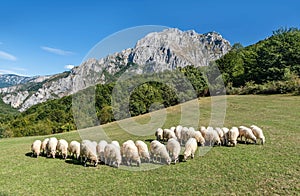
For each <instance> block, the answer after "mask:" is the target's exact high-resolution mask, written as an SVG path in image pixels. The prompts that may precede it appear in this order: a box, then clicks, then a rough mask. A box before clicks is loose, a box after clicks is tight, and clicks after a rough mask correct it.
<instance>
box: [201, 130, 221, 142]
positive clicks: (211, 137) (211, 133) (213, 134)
mask: <svg viewBox="0 0 300 196" xmlns="http://www.w3.org/2000/svg"><path fill="white" fill-rule="evenodd" d="M204 139H205V143H206V145H207V146H214V145H215V144H217V145H218V146H220V145H221V140H220V137H219V135H218V133H217V131H216V130H214V129H213V128H210V127H208V128H207V130H206V132H205V138H204Z"/></svg>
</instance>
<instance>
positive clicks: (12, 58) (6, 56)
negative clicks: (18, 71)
mask: <svg viewBox="0 0 300 196" xmlns="http://www.w3.org/2000/svg"><path fill="white" fill-rule="evenodd" d="M0 58H1V59H4V60H9V61H16V60H17V57H15V56H14V55H12V54H9V53H7V52H4V51H1V50H0Z"/></svg>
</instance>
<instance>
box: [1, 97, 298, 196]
mask: <svg viewBox="0 0 300 196" xmlns="http://www.w3.org/2000/svg"><path fill="white" fill-rule="evenodd" d="M299 101H300V97H299V96H290V95H269V96H265V95H245V96H227V113H226V118H225V126H227V127H231V126H239V125H245V126H250V125H251V124H256V125H258V126H260V127H262V129H263V130H264V134H265V137H266V144H265V145H263V146H261V145H246V144H238V145H237V147H223V146H222V147H214V148H213V149H211V150H210V151H209V152H208V153H207V154H206V155H205V156H196V157H195V158H194V159H193V160H191V159H189V160H188V161H187V162H180V163H178V164H176V165H174V164H172V165H170V166H162V167H159V168H158V169H154V170H148V171H135V172H134V171H129V170H126V166H121V168H119V169H115V168H111V167H108V166H105V165H98V166H97V167H96V168H94V167H87V168H85V167H83V166H82V165H81V164H79V163H78V162H76V161H72V160H71V159H67V160H66V161H64V160H61V159H59V158H56V159H51V158H45V157H39V158H38V159H36V158H31V157H30V145H31V143H32V142H33V141H34V140H35V139H41V140H42V139H44V138H45V137H49V136H34V137H20V138H7V139H0V154H1V156H0V162H1V167H0V173H1V178H0V184H1V186H0V194H1V195H45V194H55V195H108V194H109V195H149V194H151V195H174V194H185V195H203V194H204V195H245V194H247V195H297V194H298V193H299V191H300V183H299V179H300V171H299V162H300V156H299V151H300V149H299V139H300V132H299V127H300V124H299V120H298V119H299V113H300V108H299ZM186 104H189V103H186ZM199 104H200V105H199V108H200V111H201V116H200V123H199V125H205V126H207V125H208V123H209V121H210V116H211V107H212V105H211V98H204V99H201V100H200V101H199ZM183 106H184V105H178V106H174V107H170V108H168V109H167V120H166V121H165V124H164V126H165V127H170V126H173V125H176V123H178V120H179V119H180V111H181V108H182V107H183ZM157 112H158V113H161V112H163V111H157ZM134 119H135V120H136V121H137V122H139V123H141V124H145V123H147V122H149V114H145V115H142V116H138V117H135V118H134ZM128 120H129V119H128ZM194 123H195V122H194ZM196 124H198V123H197V122H196ZM101 128H102V129H103V130H105V132H106V134H107V135H108V136H109V137H110V138H111V139H114V140H118V141H119V142H123V141H125V140H127V139H133V140H136V139H141V140H145V141H146V143H147V144H149V141H150V140H151V139H154V134H153V133H152V134H150V135H148V136H137V135H130V134H129V133H128V132H125V131H122V129H121V128H120V126H119V125H118V123H117V122H113V123H109V124H106V125H102V126H101ZM93 129H94V130H98V129H100V127H94V128H93ZM89 130H90V131H91V130H92V129H86V130H81V131H80V133H83V132H89ZM154 131H155V130H153V132H154ZM55 136H56V137H57V138H65V139H66V140H67V141H69V142H70V141H71V140H74V139H75V140H80V139H81V137H80V135H79V132H76V131H74V132H69V133H62V134H56V135H55ZM83 139H84V138H83ZM203 150H205V148H199V149H198V152H197V153H196V154H198V153H199V152H202V151H203ZM145 167H146V164H142V167H141V168H145ZM136 170H138V169H136Z"/></svg>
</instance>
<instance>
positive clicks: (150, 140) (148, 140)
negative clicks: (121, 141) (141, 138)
mask: <svg viewBox="0 0 300 196" xmlns="http://www.w3.org/2000/svg"><path fill="white" fill-rule="evenodd" d="M153 140H154V139H145V142H149V143H151V142H152V141H153Z"/></svg>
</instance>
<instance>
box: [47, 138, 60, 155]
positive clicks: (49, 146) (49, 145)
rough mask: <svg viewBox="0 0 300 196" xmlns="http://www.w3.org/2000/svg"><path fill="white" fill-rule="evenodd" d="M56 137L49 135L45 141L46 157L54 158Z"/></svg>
mask: <svg viewBox="0 0 300 196" xmlns="http://www.w3.org/2000/svg"><path fill="white" fill-rule="evenodd" d="M57 143H58V141H57V139H56V138H55V137H51V138H50V139H49V141H48V143H47V145H46V146H47V153H48V155H47V156H48V157H51V156H52V158H55V154H56V146H57Z"/></svg>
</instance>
